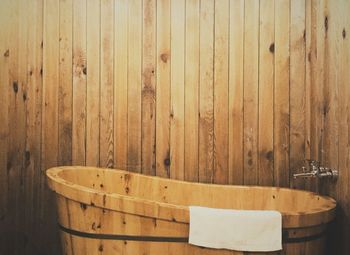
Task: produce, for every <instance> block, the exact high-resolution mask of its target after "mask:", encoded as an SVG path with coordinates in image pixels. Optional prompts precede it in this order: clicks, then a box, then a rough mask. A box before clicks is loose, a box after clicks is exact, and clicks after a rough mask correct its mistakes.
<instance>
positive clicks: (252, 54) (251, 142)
mask: <svg viewBox="0 0 350 255" xmlns="http://www.w3.org/2000/svg"><path fill="white" fill-rule="evenodd" d="M259 9H260V1H255V0H248V1H245V11H244V18H245V20H244V22H245V30H244V31H245V33H244V93H243V107H244V117H243V125H244V143H243V144H244V146H243V151H244V155H243V158H244V184H255V183H257V181H258V115H259V112H258V106H259V102H258V100H259V99H258V97H259V93H258V91H259Z"/></svg>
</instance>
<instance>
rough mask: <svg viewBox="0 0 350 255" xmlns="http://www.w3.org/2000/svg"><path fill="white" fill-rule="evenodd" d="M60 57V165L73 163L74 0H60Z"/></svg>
mask: <svg viewBox="0 0 350 255" xmlns="http://www.w3.org/2000/svg"><path fill="white" fill-rule="evenodd" d="M59 14H60V24H59V26H60V28H59V29H60V39H59V41H60V43H59V44H60V52H59V54H60V57H59V63H60V66H59V68H60V69H59V80H60V83H59V95H58V132H59V134H58V137H59V138H58V141H59V144H58V146H59V150H58V161H59V164H60V165H71V164H72V121H73V120H72V113H73V112H72V103H73V102H72V97H73V91H72V81H73V80H72V78H73V69H72V51H73V49H72V46H73V44H72V42H73V38H72V36H73V33H72V32H73V31H72V28H73V26H72V22H73V2H72V1H71V0H60V11H59Z"/></svg>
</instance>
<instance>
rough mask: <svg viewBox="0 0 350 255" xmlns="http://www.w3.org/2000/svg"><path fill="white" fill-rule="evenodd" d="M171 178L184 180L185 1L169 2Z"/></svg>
mask: <svg viewBox="0 0 350 255" xmlns="http://www.w3.org/2000/svg"><path fill="white" fill-rule="evenodd" d="M170 9H171V36H170V38H171V54H170V55H171V71H170V73H171V81H170V83H171V91H170V94H171V100H170V101H171V106H170V107H171V113H170V118H171V119H170V159H171V164H170V177H171V178H173V179H179V180H183V179H184V177H185V176H184V175H185V170H184V166H185V165H184V152H185V149H184V145H185V140H184V137H185V1H184V0H177V1H171V7H170Z"/></svg>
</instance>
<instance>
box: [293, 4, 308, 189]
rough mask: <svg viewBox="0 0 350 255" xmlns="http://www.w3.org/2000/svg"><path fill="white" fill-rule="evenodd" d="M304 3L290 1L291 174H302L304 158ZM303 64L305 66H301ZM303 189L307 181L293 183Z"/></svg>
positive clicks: (294, 181) (299, 180)
mask: <svg viewBox="0 0 350 255" xmlns="http://www.w3.org/2000/svg"><path fill="white" fill-rule="evenodd" d="M305 6H306V4H305V0H297V1H291V8H290V9H291V14H290V15H291V16H290V171H292V172H293V173H297V172H300V170H301V169H302V166H303V165H304V162H303V160H302V159H303V158H305V144H306V143H305V139H306V132H305V131H306V122H305V113H306V108H305V99H306V97H305V91H306V88H305V65H304V63H305V42H306V32H305ZM301 63H302V64H301ZM291 182H292V183H291V185H292V186H293V187H298V188H302V187H303V184H304V183H305V181H304V180H301V179H298V180H293V179H292V180H291Z"/></svg>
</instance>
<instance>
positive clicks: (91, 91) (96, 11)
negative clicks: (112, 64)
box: [86, 0, 101, 166]
mask: <svg viewBox="0 0 350 255" xmlns="http://www.w3.org/2000/svg"><path fill="white" fill-rule="evenodd" d="M100 7H101V5H100V0H88V1H87V17H88V18H87V31H86V62H87V63H86V64H87V81H86V82H87V90H86V165H88V166H99V163H100V141H99V139H100V125H99V115H100V28H101V26H100V19H101V17H100V11H101V9H100Z"/></svg>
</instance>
